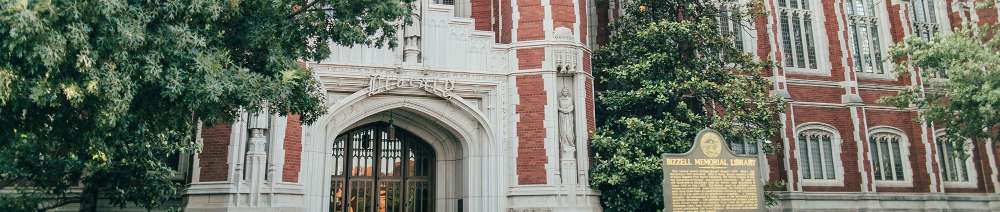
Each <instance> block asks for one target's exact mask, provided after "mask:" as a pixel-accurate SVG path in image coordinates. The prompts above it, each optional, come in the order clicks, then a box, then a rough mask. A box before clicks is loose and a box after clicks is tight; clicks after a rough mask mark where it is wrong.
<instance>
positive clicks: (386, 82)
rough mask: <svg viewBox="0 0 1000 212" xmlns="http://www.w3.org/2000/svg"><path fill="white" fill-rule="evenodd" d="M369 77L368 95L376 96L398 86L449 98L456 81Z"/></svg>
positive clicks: (381, 76)
mask: <svg viewBox="0 0 1000 212" xmlns="http://www.w3.org/2000/svg"><path fill="white" fill-rule="evenodd" d="M368 79H369V80H368V96H374V95H377V94H380V93H383V92H386V91H390V90H393V89H396V88H418V89H423V90H424V91H427V92H430V93H432V94H434V95H437V96H440V97H442V98H446V99H448V98H451V95H452V90H455V82H454V81H451V80H439V79H427V78H409V77H400V76H383V75H371V76H370V77H369V78H368Z"/></svg>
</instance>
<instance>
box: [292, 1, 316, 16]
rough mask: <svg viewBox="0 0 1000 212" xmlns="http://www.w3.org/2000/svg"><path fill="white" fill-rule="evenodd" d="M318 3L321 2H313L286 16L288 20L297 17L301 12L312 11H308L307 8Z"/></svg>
mask: <svg viewBox="0 0 1000 212" xmlns="http://www.w3.org/2000/svg"><path fill="white" fill-rule="evenodd" d="M320 1H323V0H313V1H312V2H309V4H306V5H305V6H303V7H302V8H299V9H298V10H296V11H292V14H290V15H288V17H289V18H293V17H295V16H298V15H299V14H302V13H303V12H306V11H313V10H310V9H309V8H311V7H313V6H315V5H316V3H319V2H320Z"/></svg>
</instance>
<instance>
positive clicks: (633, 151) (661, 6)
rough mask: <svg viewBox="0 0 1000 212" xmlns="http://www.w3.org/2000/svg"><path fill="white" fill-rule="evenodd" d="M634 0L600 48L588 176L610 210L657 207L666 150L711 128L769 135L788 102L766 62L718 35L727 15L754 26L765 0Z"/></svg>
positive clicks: (743, 135) (736, 134)
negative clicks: (745, 0) (775, 88)
mask: <svg viewBox="0 0 1000 212" xmlns="http://www.w3.org/2000/svg"><path fill="white" fill-rule="evenodd" d="M627 2H630V3H629V4H625V5H624V6H625V14H627V15H625V16H624V17H621V18H620V19H618V20H617V21H616V22H615V23H613V24H612V26H611V29H612V32H611V33H612V35H611V37H610V40H609V43H608V44H606V45H605V46H603V47H602V48H600V49H599V50H597V51H596V53H595V59H594V61H595V62H594V64H595V66H594V67H595V70H594V73H595V77H596V79H597V88H596V89H597V96H598V98H597V105H598V107H597V110H598V111H597V112H598V114H599V115H600V117H599V123H598V126H599V129H598V132H596V133H595V136H594V140H593V144H592V148H593V151H592V152H593V155H592V157H593V161H592V163H593V168H592V169H591V172H592V173H591V176H592V179H591V180H592V184H593V186H594V187H596V188H597V189H598V190H600V191H601V204H602V205H603V206H604V208H605V210H606V211H656V210H660V209H662V208H663V196H662V189H661V181H662V179H663V178H662V175H663V173H662V169H661V167H660V155H661V154H663V153H682V152H686V151H687V150H688V148H689V147H690V145H691V144H690V143H691V141H692V140H694V136H695V134H696V133H697V132H698V131H699V130H701V129H703V128H705V127H711V128H714V129H717V130H719V131H721V133H723V134H724V135H725V136H726V137H727V138H728V139H730V140H734V139H735V140H739V139H745V140H748V141H757V140H760V139H765V138H769V137H770V136H771V135H775V133H776V131H777V128H778V127H779V126H780V123H779V122H778V121H777V120H776V117H777V114H778V113H779V112H780V111H781V108H782V104H783V103H782V101H781V99H780V98H778V97H776V96H774V95H771V94H770V88H771V87H772V85H773V84H772V83H771V82H769V80H767V79H766V78H765V77H764V76H762V72H764V71H765V70H767V67H768V66H767V65H768V64H767V63H762V62H756V61H755V60H754V58H753V57H752V56H751V55H749V54H746V53H742V51H741V50H739V49H737V48H736V47H735V46H734V40H733V37H732V36H731V34H728V33H721V32H720V25H719V23H720V20H723V21H730V20H731V21H734V22H737V23H743V24H741V25H743V26H742V27H744V28H746V29H749V27H750V26H749V19H750V18H749V17H750V16H752V15H761V13H762V12H761V11H763V10H762V9H761V7H760V3H759V2H756V3H752V4H745V5H741V4H738V3H736V2H737V1H736V0H719V1H690V0H636V1H627ZM724 5H728V6H724ZM721 31H726V30H721Z"/></svg>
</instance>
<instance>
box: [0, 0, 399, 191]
mask: <svg viewBox="0 0 1000 212" xmlns="http://www.w3.org/2000/svg"><path fill="white" fill-rule="evenodd" d="M410 2H412V0H315V1H313V0H225V1H222V0H59V1H52V0H5V1H0V189H6V190H14V191H16V192H14V193H4V195H2V196H0V211H28V210H45V209H51V208H55V207H59V206H62V205H65V204H69V203H80V204H81V205H82V207H81V211H95V210H96V203H97V200H98V198H100V199H102V200H107V201H109V202H110V203H111V204H113V205H115V206H118V207H126V206H139V207H144V208H155V207H159V206H162V204H163V203H164V202H165V201H167V200H170V199H172V198H177V197H179V195H180V192H181V191H182V187H181V186H182V185H178V184H175V183H174V182H172V181H171V180H170V178H171V176H173V174H174V171H172V168H171V167H169V166H168V165H167V164H168V163H167V160H168V159H167V158H170V157H169V156H171V155H175V154H179V153H190V152H192V151H197V149H198V148H199V147H198V146H197V145H196V144H194V143H193V135H192V134H193V132H195V130H196V128H197V124H196V123H197V122H198V121H199V120H200V121H202V122H203V123H205V126H212V124H214V123H221V122H227V121H231V120H233V119H234V117H235V116H236V115H237V114H238V113H239V111H243V110H245V111H250V112H254V111H260V110H261V109H265V107H266V109H268V110H269V111H272V112H275V113H278V114H282V115H286V114H300V115H301V117H302V120H303V121H304V122H306V123H310V122H312V121H314V120H316V118H317V117H318V116H320V115H322V113H323V111H324V109H323V108H322V101H323V98H322V95H323V94H322V92H321V91H319V89H318V87H317V85H318V84H317V82H316V81H315V80H314V78H313V77H312V74H311V72H310V71H309V70H307V69H304V68H303V67H302V66H301V65H300V64H301V62H300V61H303V60H319V59H323V58H326V57H327V56H329V54H330V49H329V45H327V44H328V43H335V44H340V45H376V46H382V45H390V46H392V45H395V42H394V41H395V38H396V36H395V34H396V32H397V28H398V27H399V25H401V24H405V23H408V22H409V19H408V17H409V16H408V14H409V12H410V7H409V6H408V5H409V3H410ZM264 103H266V104H264ZM261 105H266V106H261ZM75 188H81V189H82V192H73V191H72V190H71V189H75ZM78 191H80V190H78Z"/></svg>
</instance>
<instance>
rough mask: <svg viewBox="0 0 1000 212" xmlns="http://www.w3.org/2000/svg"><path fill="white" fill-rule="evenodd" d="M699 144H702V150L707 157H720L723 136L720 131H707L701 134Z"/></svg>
mask: <svg viewBox="0 0 1000 212" xmlns="http://www.w3.org/2000/svg"><path fill="white" fill-rule="evenodd" d="M698 144H700V145H701V152H702V153H705V156H706V157H710V158H715V157H719V153H721V152H722V136H719V134H718V133H715V132H709V133H705V135H703V136H701V140H700V141H698Z"/></svg>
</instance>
